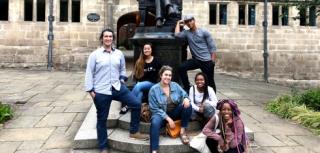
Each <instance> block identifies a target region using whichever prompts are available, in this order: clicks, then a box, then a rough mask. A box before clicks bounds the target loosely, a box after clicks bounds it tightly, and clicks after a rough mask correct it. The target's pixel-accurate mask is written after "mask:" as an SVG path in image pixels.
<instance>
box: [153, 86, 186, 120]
mask: <svg viewBox="0 0 320 153" xmlns="http://www.w3.org/2000/svg"><path fill="white" fill-rule="evenodd" d="M170 97H171V99H172V102H173V103H174V104H176V105H179V104H181V103H182V102H183V100H184V98H188V94H187V93H186V92H185V91H184V90H183V89H182V88H181V87H180V86H179V85H178V84H177V83H176V82H170ZM148 100H149V107H150V111H151V112H152V115H155V114H158V115H160V116H161V118H162V119H163V120H164V119H165V118H166V117H167V116H168V115H167V113H166V112H167V96H166V95H165V93H164V92H163V90H162V88H161V86H160V83H157V84H155V85H154V86H152V87H151V89H150V91H149V95H148Z"/></svg>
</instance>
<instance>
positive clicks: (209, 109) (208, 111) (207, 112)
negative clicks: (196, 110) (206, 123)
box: [203, 103, 216, 118]
mask: <svg viewBox="0 0 320 153" xmlns="http://www.w3.org/2000/svg"><path fill="white" fill-rule="evenodd" d="M203 107H204V112H203V116H204V117H206V118H211V117H212V116H213V115H214V114H215V112H216V109H215V108H214V107H213V106H212V105H210V104H209V103H204V106H203Z"/></svg>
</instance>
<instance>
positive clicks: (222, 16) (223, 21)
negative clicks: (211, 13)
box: [219, 4, 227, 24]
mask: <svg viewBox="0 0 320 153" xmlns="http://www.w3.org/2000/svg"><path fill="white" fill-rule="evenodd" d="M219 13H220V24H227V5H226V4H220V12H219Z"/></svg>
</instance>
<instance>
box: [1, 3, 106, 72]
mask: <svg viewBox="0 0 320 153" xmlns="http://www.w3.org/2000/svg"><path fill="white" fill-rule="evenodd" d="M9 2H10V3H9V21H0V66H1V67H15V68H17V67H18V68H32V69H43V68H44V69H45V68H46V67H47V54H48V44H49V43H48V40H47V35H48V27H49V26H48V22H36V21H24V15H23V10H24V8H23V2H24V1H21V0H10V1H9ZM57 2H58V1H54V11H53V15H54V16H55V21H54V22H53V27H54V28H53V33H54V41H53V63H54V68H55V69H60V70H80V69H84V68H85V64H86V60H87V56H88V54H89V53H90V52H91V51H92V50H93V49H95V48H96V47H97V46H98V45H99V41H98V37H99V34H100V32H101V30H102V28H103V27H104V25H105V24H104V22H105V11H104V10H105V2H104V0H90V1H81V19H80V20H81V22H71V21H69V22H60V19H59V12H57V11H56V10H57V8H59V4H58V3H57ZM10 8H16V9H10ZM89 13H97V14H99V15H100V20H99V21H98V22H90V21H88V20H87V14H89ZM48 14H49V3H48V1H47V3H46V16H48ZM69 20H71V19H69ZM46 21H47V17H46Z"/></svg>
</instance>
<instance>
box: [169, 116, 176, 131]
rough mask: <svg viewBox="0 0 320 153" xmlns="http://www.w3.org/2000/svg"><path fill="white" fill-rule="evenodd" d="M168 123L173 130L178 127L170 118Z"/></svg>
mask: <svg viewBox="0 0 320 153" xmlns="http://www.w3.org/2000/svg"><path fill="white" fill-rule="evenodd" d="M167 122H168V123H169V126H170V128H171V129H174V128H175V127H176V125H175V124H174V121H173V120H172V119H171V118H170V117H167Z"/></svg>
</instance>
